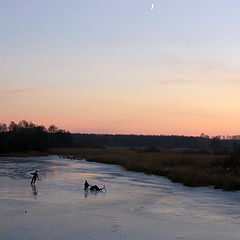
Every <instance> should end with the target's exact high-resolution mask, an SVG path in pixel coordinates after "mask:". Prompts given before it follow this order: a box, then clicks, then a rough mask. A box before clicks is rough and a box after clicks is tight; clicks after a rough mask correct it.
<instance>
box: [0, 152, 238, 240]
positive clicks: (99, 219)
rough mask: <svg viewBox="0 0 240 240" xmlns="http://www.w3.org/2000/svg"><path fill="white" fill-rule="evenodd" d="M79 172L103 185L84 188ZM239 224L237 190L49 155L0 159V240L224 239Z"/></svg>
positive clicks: (233, 236)
mask: <svg viewBox="0 0 240 240" xmlns="http://www.w3.org/2000/svg"><path fill="white" fill-rule="evenodd" d="M35 169H38V170H39V173H40V178H41V181H37V182H36V188H32V187H31V186H30V180H31V179H30V178H31V175H30V172H32V171H34V170H35ZM86 179H87V180H88V182H89V183H90V184H97V185H99V186H103V185H105V186H106V189H107V191H104V192H99V193H91V192H86V191H84V190H83V183H84V181H85V180H86ZM239 223H240V194H239V192H223V191H221V190H214V189H209V188H188V187H184V186H182V185H181V184H175V183H172V182H170V181H169V180H167V179H165V178H163V177H157V176H147V175H144V174H142V173H134V172H127V171H125V170H123V169H122V168H120V167H118V166H115V165H105V164H99V163H88V162H85V161H79V160H69V159H63V158H58V157H56V156H51V157H39V158H0V239H1V240H18V239H20V240H21V239H24V240H29V239H34V240H38V239H39V240H40V239H41V240H43V239H44V240H48V239H49V240H50V239H51V240H52V239H56V240H68V239H69V240H96V239H103V240H118V239H119V240H120V239H128V240H134V239H137V240H148V239H149V240H153V239H156V240H159V239H161V240H166V239H169V240H174V239H178V240H180V239H189V240H195V239H196V240H197V239H198V240H221V239H224V240H231V239H239V238H240V225H239Z"/></svg>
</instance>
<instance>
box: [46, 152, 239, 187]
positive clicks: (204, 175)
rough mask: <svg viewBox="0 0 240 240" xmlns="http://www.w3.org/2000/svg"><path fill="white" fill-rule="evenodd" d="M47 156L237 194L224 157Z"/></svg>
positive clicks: (229, 164) (236, 182)
mask: <svg viewBox="0 0 240 240" xmlns="http://www.w3.org/2000/svg"><path fill="white" fill-rule="evenodd" d="M50 153H51V154H57V155H61V156H64V157H68V158H73V159H86V160H87V161H93V162H101V163H107V164H117V165H120V166H122V167H123V168H125V169H126V170H129V171H137V172H144V173H145V174H155V175H159V176H166V177H167V178H169V179H170V180H172V181H173V182H179V183H182V184H184V185H185V186H190V187H200V186H201V187H213V188H218V189H223V190H227V191H233V190H240V174H239V173H240V171H239V170H240V169H239V168H238V167H237V168H236V167H235V166H234V167H233V165H232V162H231V159H230V156H228V155H215V154H184V153H176V152H139V151H134V150H131V149H124V148H106V149H92V148H91V149H81V148H65V149H51V150H50Z"/></svg>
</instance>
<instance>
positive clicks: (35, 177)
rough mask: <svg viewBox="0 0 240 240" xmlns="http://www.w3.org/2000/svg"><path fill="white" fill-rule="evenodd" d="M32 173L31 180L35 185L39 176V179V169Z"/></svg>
mask: <svg viewBox="0 0 240 240" xmlns="http://www.w3.org/2000/svg"><path fill="white" fill-rule="evenodd" d="M31 175H33V177H32V181H31V185H33V184H35V182H36V180H37V178H38V179H39V176H38V170H35V172H33V173H31Z"/></svg>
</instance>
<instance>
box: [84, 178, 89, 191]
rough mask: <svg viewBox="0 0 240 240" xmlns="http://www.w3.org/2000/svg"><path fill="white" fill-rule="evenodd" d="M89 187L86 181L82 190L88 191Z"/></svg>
mask: <svg viewBox="0 0 240 240" xmlns="http://www.w3.org/2000/svg"><path fill="white" fill-rule="evenodd" d="M88 187H89V183H88V182H87V180H86V181H85V183H84V190H88Z"/></svg>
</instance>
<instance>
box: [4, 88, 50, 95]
mask: <svg viewBox="0 0 240 240" xmlns="http://www.w3.org/2000/svg"><path fill="white" fill-rule="evenodd" d="M44 91H46V89H45V88H24V89H12V90H5V91H0V95H10V94H21V93H41V92H44Z"/></svg>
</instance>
